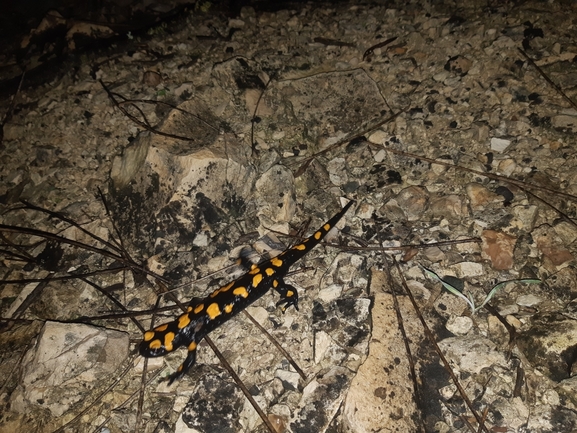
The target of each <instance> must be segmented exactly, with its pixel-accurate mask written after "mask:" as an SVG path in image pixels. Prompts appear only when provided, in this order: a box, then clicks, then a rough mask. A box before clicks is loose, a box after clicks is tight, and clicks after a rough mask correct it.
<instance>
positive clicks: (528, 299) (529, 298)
mask: <svg viewBox="0 0 577 433" xmlns="http://www.w3.org/2000/svg"><path fill="white" fill-rule="evenodd" d="M515 302H517V305H520V306H522V307H533V306H535V305H537V304H540V303H541V302H543V300H542V299H541V298H540V297H539V296H535V295H532V294H529V295H521V296H518V297H517V300H516V301H515Z"/></svg>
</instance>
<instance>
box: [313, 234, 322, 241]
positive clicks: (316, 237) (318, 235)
mask: <svg viewBox="0 0 577 433" xmlns="http://www.w3.org/2000/svg"><path fill="white" fill-rule="evenodd" d="M322 235H323V234H322V233H321V232H316V233H315V235H314V236H315V239H316V240H317V241H318V240H319V239H320V238H321V236H322Z"/></svg>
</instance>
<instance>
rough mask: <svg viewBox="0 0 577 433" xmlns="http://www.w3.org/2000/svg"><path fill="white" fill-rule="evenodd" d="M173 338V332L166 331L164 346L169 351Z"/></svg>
mask: <svg viewBox="0 0 577 433" xmlns="http://www.w3.org/2000/svg"><path fill="white" fill-rule="evenodd" d="M173 340H174V332H167V333H166V335H165V336H164V348H165V349H166V350H168V351H169V352H172V349H174V347H172V341H173Z"/></svg>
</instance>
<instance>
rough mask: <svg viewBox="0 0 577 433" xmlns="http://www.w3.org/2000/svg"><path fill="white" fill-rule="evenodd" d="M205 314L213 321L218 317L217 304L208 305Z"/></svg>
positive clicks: (218, 309)
mask: <svg viewBox="0 0 577 433" xmlns="http://www.w3.org/2000/svg"><path fill="white" fill-rule="evenodd" d="M206 314H208V317H209V318H210V320H212V319H214V318H215V317H216V316H220V308H218V304H217V303H216V302H213V303H212V304H210V305H209V306H208V308H207V309H206Z"/></svg>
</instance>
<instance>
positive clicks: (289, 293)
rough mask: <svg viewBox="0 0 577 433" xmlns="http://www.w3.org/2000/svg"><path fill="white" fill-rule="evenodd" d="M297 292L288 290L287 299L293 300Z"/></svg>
mask: <svg viewBox="0 0 577 433" xmlns="http://www.w3.org/2000/svg"><path fill="white" fill-rule="evenodd" d="M294 294H295V292H293V291H292V290H287V292H286V297H287V298H292V297H293V296H294Z"/></svg>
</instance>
